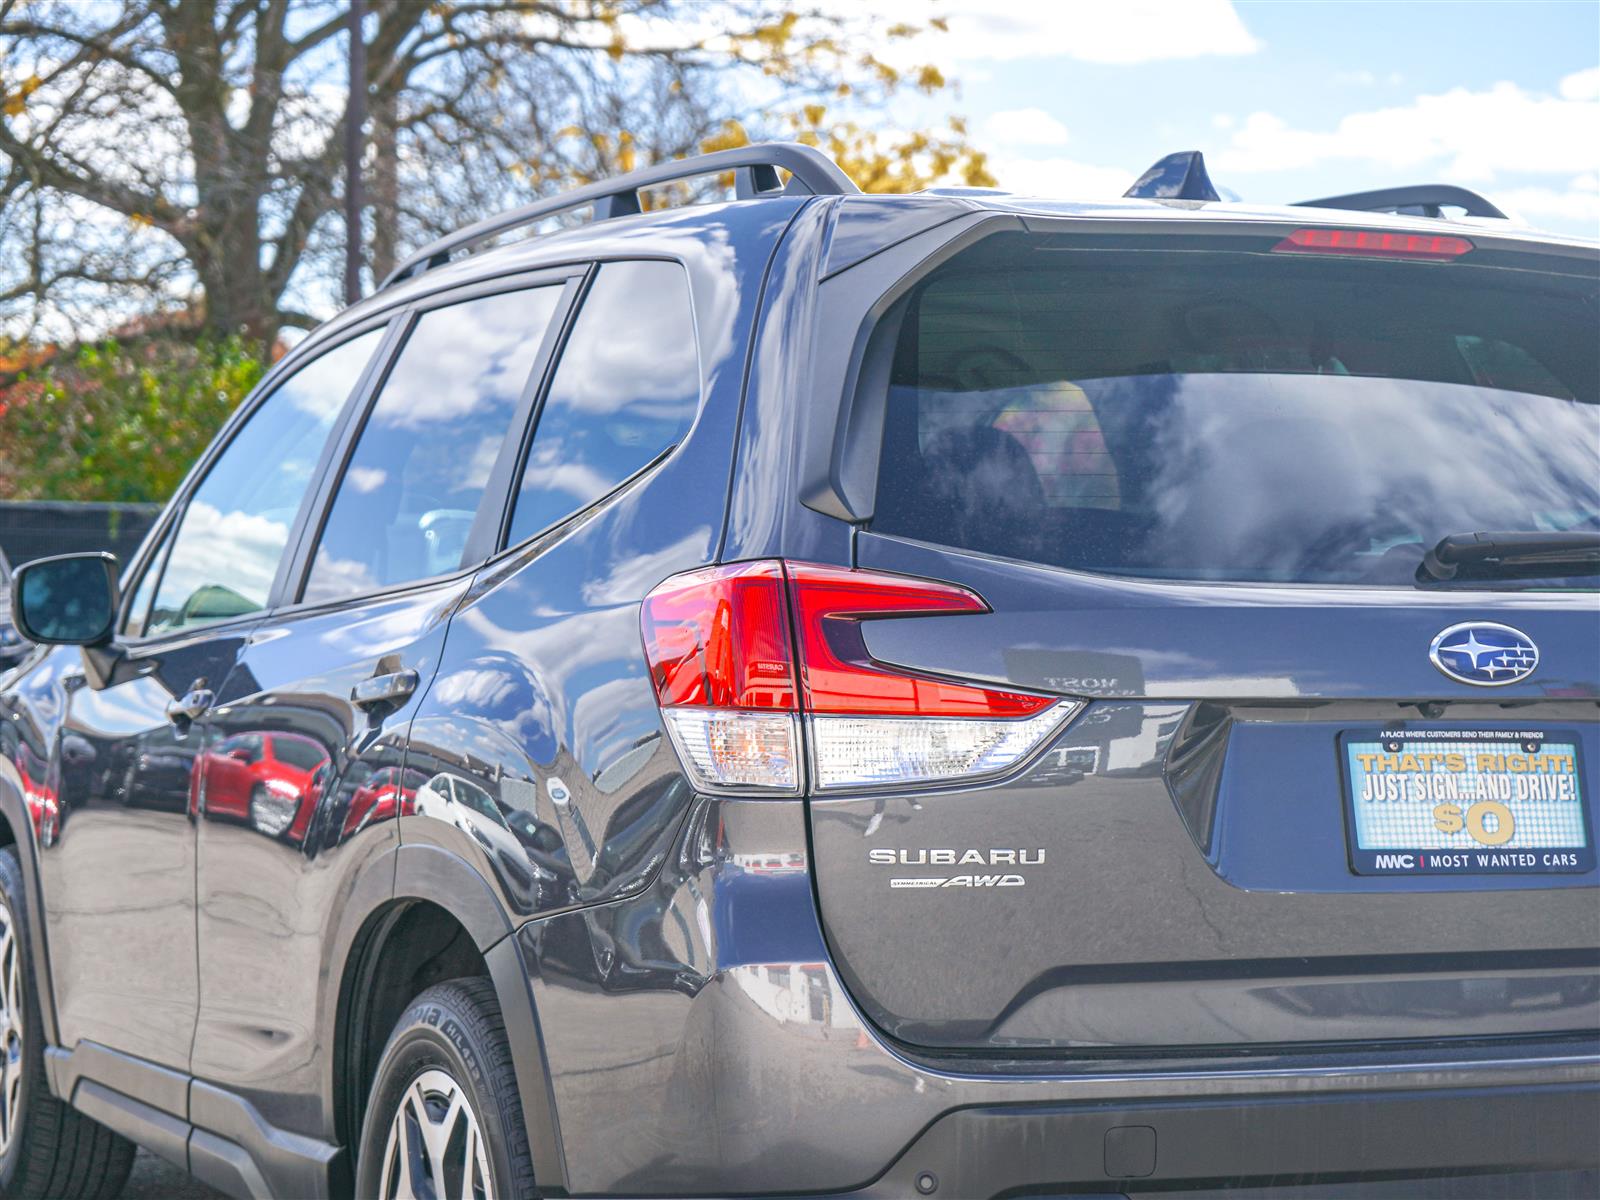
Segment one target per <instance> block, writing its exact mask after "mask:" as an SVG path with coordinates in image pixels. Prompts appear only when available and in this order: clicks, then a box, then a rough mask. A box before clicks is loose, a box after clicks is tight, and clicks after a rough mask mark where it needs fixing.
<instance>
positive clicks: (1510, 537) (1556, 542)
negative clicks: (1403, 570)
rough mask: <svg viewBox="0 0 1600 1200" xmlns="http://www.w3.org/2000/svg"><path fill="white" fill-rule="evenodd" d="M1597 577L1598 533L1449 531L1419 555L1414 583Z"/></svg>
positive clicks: (1599, 542)
mask: <svg viewBox="0 0 1600 1200" xmlns="http://www.w3.org/2000/svg"><path fill="white" fill-rule="evenodd" d="M1596 573H1600V532H1593V533H1591V532H1588V531H1585V530H1568V531H1565V532H1559V533H1550V532H1546V531H1544V530H1537V529H1535V530H1527V531H1514V532H1501V533H1452V534H1451V535H1450V536H1449V537H1444V538H1440V539H1439V542H1438V544H1437V545H1435V546H1434V547H1433V549H1431V550H1429V551H1428V552H1427V553H1426V554H1424V555H1423V556H1422V565H1421V566H1419V567H1418V568H1417V582H1418V583H1423V584H1426V583H1447V582H1449V581H1450V580H1452V579H1457V578H1467V579H1539V578H1549V577H1551V576H1560V575H1593V574H1596Z"/></svg>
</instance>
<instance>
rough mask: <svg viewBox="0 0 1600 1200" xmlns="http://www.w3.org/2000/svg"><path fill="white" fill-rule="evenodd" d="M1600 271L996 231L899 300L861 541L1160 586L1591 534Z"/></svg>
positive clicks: (1349, 566) (1598, 466) (1328, 577)
mask: <svg viewBox="0 0 1600 1200" xmlns="http://www.w3.org/2000/svg"><path fill="white" fill-rule="evenodd" d="M1595 290H1596V289H1595V284H1594V281H1593V280H1592V279H1588V280H1584V281H1582V282H1574V281H1573V280H1572V279H1570V278H1562V277H1555V276H1542V275H1536V274H1531V273H1525V272H1510V271H1491V270H1487V269H1484V268H1473V267H1470V266H1467V265H1464V264H1445V265H1438V264H1415V263H1388V262H1370V261H1369V262H1347V261H1335V260H1320V259H1318V260H1308V259H1306V258H1299V257H1296V258H1293V259H1291V258H1288V257H1287V256H1285V257H1273V256H1271V255H1268V254H1239V253H1196V252H1193V251H1189V252H1177V253H1175V252H1171V251H1162V250H1148V251H1133V250H1112V251H1082V250H1078V251H1071V250H1067V251H1063V250H1054V249H1050V248H1047V247H1046V246H1042V245H1040V244H1039V243H1038V242H1037V241H1032V240H1030V239H1027V238H1026V237H1025V236H1022V235H1018V236H1015V237H1013V236H1011V235H1005V236H1001V237H996V238H991V239H989V240H988V241H986V242H984V243H982V244H980V245H979V246H977V247H974V248H973V249H972V250H970V251H967V252H966V253H964V254H962V255H958V256H957V257H956V258H954V259H952V260H951V261H950V262H949V263H948V264H946V265H945V266H944V267H942V268H940V269H939V270H938V271H936V272H935V273H934V274H933V275H931V276H930V277H929V278H928V279H927V280H926V281H924V282H923V283H922V284H921V285H919V287H918V289H917V290H916V291H915V292H914V293H913V294H912V295H911V297H910V298H909V299H908V301H907V302H906V309H905V316H904V322H903V324H902V326H901V330H900V334H899V339H898V343H897V345H896V348H895V355H894V364H893V370H892V373H891V385H890V390H889V398H888V408H887V414H886V423H885V433H884V447H883V455H882V460H881V463H880V468H879V478H878V496H877V504H876V510H875V516H874V519H873V523H872V527H873V528H874V529H875V530H878V531H880V532H886V533H893V534H899V535H902V536H908V537H914V538H918V539H920V540H924V541H930V542H935V543H939V544H943V545H950V546H957V547H962V548H966V549H972V550H979V551H982V552H985V553H989V554H997V555H1002V556H1005V557H1011V558H1021V559H1027V560H1030V561H1035V562H1042V563H1048V564H1052V565H1059V566H1065V567H1071V568H1075V569H1079V570H1089V571H1103V572H1108V573H1114V574H1122V575H1132V576H1145V577H1152V578H1173V579H1199V580H1238V581H1269V582H1339V583H1372V584H1383V583H1397V582H1407V581H1410V580H1411V579H1413V578H1414V577H1415V574H1416V570H1417V567H1418V564H1419V563H1420V562H1421V560H1422V556H1423V553H1424V551H1425V549H1426V548H1428V547H1430V546H1432V545H1434V544H1435V543H1437V542H1438V541H1439V539H1440V538H1442V537H1444V536H1446V535H1449V534H1457V533H1470V532H1475V531H1480V530H1539V531H1557V530H1595V529H1597V528H1600V408H1597V406H1596V391H1597V375H1600V366H1597V361H1596V345H1597V341H1600V339H1597V338H1596V336H1595V333H1596V308H1595Z"/></svg>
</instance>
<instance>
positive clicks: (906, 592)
mask: <svg viewBox="0 0 1600 1200" xmlns="http://www.w3.org/2000/svg"><path fill="white" fill-rule="evenodd" d="M787 566H788V571H789V588H790V594H791V595H792V596H793V598H794V612H795V623H796V625H797V627H798V632H799V637H800V661H801V663H802V664H803V666H802V668H801V682H802V684H803V686H804V688H805V706H806V711H807V712H814V713H852V714H855V715H857V716H965V717H1022V716H1028V715H1029V714H1032V713H1036V712H1038V711H1039V710H1040V709H1044V708H1049V707H1050V705H1051V704H1053V703H1055V698H1054V697H1052V696H1030V695H1023V694H1021V693H1017V692H1001V691H993V690H991V689H989V688H982V687H974V686H972V685H970V684H964V683H952V682H950V681H949V680H944V679H935V678H931V677H929V676H924V675H914V674H910V673H908V672H906V671H904V670H900V669H897V668H895V667H886V666H883V665H881V664H879V663H875V662H874V661H873V660H872V657H871V655H869V654H868V653H867V644H866V639H865V638H864V637H863V636H862V633H861V623H862V622H863V621H869V620H872V619H874V618H877V619H883V618H892V617H937V616H947V615H949V614H951V613H986V612H988V611H989V606H988V605H987V604H985V603H984V602H983V601H982V600H980V599H979V598H978V597H977V596H976V595H974V594H973V593H972V592H969V591H968V590H967V589H966V588H963V587H957V586H955V585H954V584H950V583H937V582H935V581H933V580H931V579H909V578H906V577H904V576H901V575H884V574H880V573H878V572H876V571H845V570H840V569H839V568H837V567H819V566H814V565H812V564H810V563H789V564H787Z"/></svg>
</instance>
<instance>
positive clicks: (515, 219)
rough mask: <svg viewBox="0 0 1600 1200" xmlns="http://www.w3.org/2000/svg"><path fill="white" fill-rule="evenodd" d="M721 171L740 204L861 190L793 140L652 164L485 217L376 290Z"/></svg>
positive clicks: (426, 250) (622, 213) (635, 208)
mask: <svg viewBox="0 0 1600 1200" xmlns="http://www.w3.org/2000/svg"><path fill="white" fill-rule="evenodd" d="M780 167H781V168H782V169H783V170H785V171H788V172H789V183H788V185H787V186H784V185H782V184H780V183H779V181H778V169H779V168H780ZM723 171H732V172H733V173H734V194H735V195H736V196H738V198H739V199H741V200H752V199H758V198H761V197H765V196H783V195H788V196H847V195H850V194H852V193H854V192H859V191H860V190H861V189H860V188H858V187H856V185H855V183H854V182H853V181H852V180H851V179H850V177H849V176H848V175H846V174H845V173H844V172H843V171H842V170H840V169H839V166H838V164H837V163H835V162H834V161H833V160H832V159H831V158H829V157H828V156H827V155H826V154H824V153H823V152H822V151H820V150H818V149H817V148H816V147H814V146H804V145H801V144H800V143H798V142H767V143H765V144H762V145H758V146H740V147H737V148H736V149H733V150H718V151H716V152H714V153H712V154H701V155H697V156H696V157H694V158H683V159H676V160H674V161H672V162H664V163H657V164H656V165H655V166H653V167H645V168H644V169H643V170H639V171H630V172H629V173H628V174H626V175H618V176H617V177H616V178H615V179H602V180H600V181H599V182H598V183H591V184H587V185H585V186H584V187H580V188H576V189H574V190H573V191H570V192H563V193H562V194H561V195H559V196H552V197H550V198H549V199H548V200H538V201H535V202H534V203H532V204H525V205H523V206H522V207H521V208H513V209H510V210H509V211H507V212H503V213H497V214H496V215H495V216H492V217H485V218H484V219H483V220H481V221H478V222H476V223H475V224H472V225H468V226H466V227H464V228H462V229H458V230H456V231H455V232H454V233H451V234H447V235H445V236H444V237H442V238H440V239H438V240H437V241H434V242H429V243H428V244H427V245H426V246H424V247H423V248H422V249H421V250H418V251H417V252H416V253H415V254H413V255H412V256H411V257H410V258H408V259H406V260H405V262H403V263H401V264H400V265H399V266H398V267H396V268H395V269H394V270H393V271H392V272H391V273H390V274H389V277H388V278H387V279H385V280H384V281H383V283H382V285H381V286H380V289H379V290H382V288H386V287H388V286H389V285H390V284H394V283H399V282H400V281H401V280H402V279H409V278H410V277H411V276H413V275H420V274H421V273H422V272H424V271H428V270H431V269H432V268H434V267H442V266H443V265H444V264H445V263H447V262H449V261H450V256H451V255H452V254H453V253H455V252H456V251H457V250H460V249H462V248H463V247H467V246H474V245H477V244H478V243H479V242H482V241H486V240H487V239H489V238H492V237H494V236H495V235H496V234H501V233H505V232H507V231H508V230H512V229H517V228H519V227H521V226H523V225H531V224H533V223H534V222H535V221H540V220H543V219H544V218H545V217H549V216H554V215H555V214H556V213H560V212H567V211H568V210H570V209H574V208H582V207H583V206H584V205H586V204H592V205H594V219H595V220H596V221H604V220H608V219H609V218H611V217H628V216H633V215H635V214H636V213H638V212H639V211H640V210H639V189H640V188H646V187H653V186H655V185H657V184H662V183H672V182H673V181H675V180H679V179H693V178H695V177H696V176H699V175H716V174H720V173H721V172H723Z"/></svg>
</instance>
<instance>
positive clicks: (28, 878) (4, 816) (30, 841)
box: [0, 756, 61, 1046]
mask: <svg viewBox="0 0 1600 1200" xmlns="http://www.w3.org/2000/svg"><path fill="white" fill-rule="evenodd" d="M5 846H15V847H16V848H17V861H18V862H19V863H20V864H21V866H22V884H23V888H24V889H25V890H26V892H27V903H28V920H27V936H28V949H29V951H30V952H31V958H32V962H33V986H34V992H35V994H36V998H37V1000H38V1002H39V1019H40V1021H41V1022H42V1024H43V1025H44V1036H45V1045H47V1046H57V1045H60V1042H61V1039H60V1032H59V1026H58V1024H57V1022H56V1003H55V988H54V986H53V984H52V983H51V974H50V945H49V941H48V939H47V938H46V936H45V924H44V893H43V890H42V888H41V887H40V883H39V857H38V855H39V847H38V842H37V840H36V839H35V837H34V832H33V822H32V821H31V820H29V818H28V807H27V803H26V801H25V800H24V799H23V796H22V778H21V776H20V775H18V774H17V769H16V766H15V765H14V764H13V763H12V762H11V760H10V759H8V758H5V757H4V756H0V848H3V847H5Z"/></svg>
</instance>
